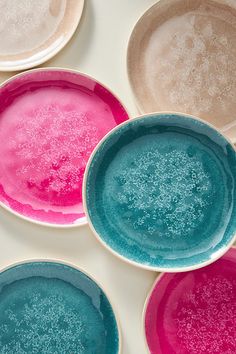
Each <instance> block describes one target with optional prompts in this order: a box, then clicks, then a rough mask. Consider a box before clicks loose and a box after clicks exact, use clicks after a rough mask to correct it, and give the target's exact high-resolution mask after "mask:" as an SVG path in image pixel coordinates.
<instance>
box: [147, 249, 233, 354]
mask: <svg viewBox="0 0 236 354" xmlns="http://www.w3.org/2000/svg"><path fill="white" fill-rule="evenodd" d="M145 333H146V338H147V343H148V346H149V350H150V353H151V354H176V353H178V354H223V353H224V354H233V353H235V352H236V249H230V251H228V252H227V253H226V255H225V256H224V257H222V258H221V259H220V260H218V261H216V262H215V263H214V264H211V265H209V266H207V267H205V268H202V269H200V270H195V271H192V272H187V273H182V274H163V275H162V276H161V277H160V279H159V280H157V283H156V285H155V287H154V288H153V290H152V292H151V294H150V297H149V299H148V302H147V307H146V312H145Z"/></svg>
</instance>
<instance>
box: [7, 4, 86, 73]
mask: <svg viewBox="0 0 236 354" xmlns="http://www.w3.org/2000/svg"><path fill="white" fill-rule="evenodd" d="M83 6H84V0H20V1H19V0H0V13H1V21H0V37H1V41H0V70H1V71H15V70H22V69H27V68H31V67H33V66H36V65H39V64H41V63H43V62H45V61H46V60H48V59H50V58H51V57H52V56H54V55H55V54H56V53H58V52H59V50H60V49H62V48H63V47H64V46H65V45H66V43H67V42H68V41H69V40H70V38H71V37H72V35H73V33H74V32H75V30H76V27H77V25H78V23H79V20H80V18H81V15H82V11H83Z"/></svg>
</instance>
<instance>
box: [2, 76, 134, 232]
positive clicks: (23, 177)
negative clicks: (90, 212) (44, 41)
mask: <svg viewBox="0 0 236 354" xmlns="http://www.w3.org/2000/svg"><path fill="white" fill-rule="evenodd" d="M126 119H128V115H127V113H126V111H125V109H124V107H123V106H122V105H121V103H120V102H119V100H118V99H117V98H116V97H114V96H113V94H112V93H111V92H110V91H109V90H108V89H106V88H105V87H104V86H103V85H101V84H100V83H98V82H97V81H95V80H94V79H92V78H90V77H88V76H86V75H84V74H81V73H77V72H74V71H70V70H63V69H40V70H32V71H30V72H27V73H23V74H21V75H18V76H16V77H15V78H13V79H10V80H9V81H7V82H6V83H5V84H3V86H2V87H1V88H0V141H1V145H0V156H1V160H0V203H2V205H3V206H6V207H7V208H8V209H10V210H12V211H14V212H15V213H17V214H18V215H21V216H23V217H26V218H28V219H31V220H34V221H37V222H43V223H48V224H53V225H55V224H57V225H61V226H65V225H73V224H75V225H77V224H82V223H85V222H86V219H85V215H84V211H83V205H82V180H83V174H84V170H85V166H86V163H87V160H88V158H89V156H90V154H91V152H92V151H93V149H94V147H95V146H96V145H97V143H98V142H99V141H100V139H101V138H102V137H103V136H104V135H105V134H106V133H107V132H108V131H110V130H111V129H112V128H114V127H115V126H116V125H117V124H119V123H121V122H123V121H125V120H126Z"/></svg>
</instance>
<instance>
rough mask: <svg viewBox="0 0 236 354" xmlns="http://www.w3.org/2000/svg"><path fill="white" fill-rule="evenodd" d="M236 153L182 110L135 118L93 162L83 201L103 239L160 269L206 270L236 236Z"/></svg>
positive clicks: (104, 143) (120, 252)
mask: <svg viewBox="0 0 236 354" xmlns="http://www.w3.org/2000/svg"><path fill="white" fill-rule="evenodd" d="M235 187H236V154H235V150H234V148H233V146H232V145H231V144H230V143H229V142H228V141H227V140H226V139H225V138H224V137H223V136H222V135H221V134H220V133H218V132H217V131H216V130H214V129H213V128H212V127H210V126H209V125H207V124H205V123H204V122H203V121H200V120H197V119H194V118H193V117H190V116H184V115H180V114H169V113H166V114H164V113H163V114H162V113H160V114H153V115H149V116H143V117H139V118H137V119H132V120H131V121H129V122H126V123H124V124H122V125H120V126H119V127H117V128H115V129H113V130H112V132H110V133H109V134H107V136H106V137H105V139H103V140H102V141H101V142H100V144H99V145H98V146H97V148H96V149H95V151H94V152H93V154H92V157H91V159H90V161H89V163H88V166H87V170H86V173H85V179H84V192H83V193H84V205H85V211H86V214H87V217H88V221H89V223H90V225H91V227H92V229H93V231H94V233H95V234H96V235H97V237H98V239H99V240H100V241H101V242H102V243H103V244H104V245H105V246H107V247H108V248H109V249H110V250H112V251H113V252H114V253H115V254H116V255H119V256H120V257H121V258H122V259H124V260H128V261H130V262H132V263H133V264H136V265H139V266H142V267H145V268H148V269H155V270H163V271H183V270H189V269H192V268H198V267H202V266H204V265H206V264H208V263H210V262H213V261H214V260H216V259H217V258H218V257H220V256H221V255H222V254H223V253H225V252H226V250H227V249H228V247H229V246H230V244H231V243H232V242H233V240H234V238H235V234H236V189H235Z"/></svg>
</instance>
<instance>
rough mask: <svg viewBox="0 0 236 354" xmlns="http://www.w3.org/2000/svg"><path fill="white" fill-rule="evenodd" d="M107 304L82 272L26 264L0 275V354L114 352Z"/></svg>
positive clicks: (115, 339) (114, 338) (115, 330)
mask: <svg viewBox="0 0 236 354" xmlns="http://www.w3.org/2000/svg"><path fill="white" fill-rule="evenodd" d="M119 346H120V344H119V334H118V327H117V323H116V319H115V315H114V313H113V310H112V308H111V305H110V303H109V301H108V299H107V297H106V295H105V294H104V292H103V291H102V290H101V289H100V288H99V286H98V285H97V284H96V283H95V282H94V281H93V280H91V279H90V278H89V277H88V276H87V275H85V274H84V273H82V272H81V271H79V270H77V269H74V268H72V267H70V266H67V265H63V264H59V263H52V262H31V263H25V264H21V265H18V266H14V267H12V268H9V269H8V270H5V271H4V272H2V273H1V274H0V348H1V354H9V353H29V354H33V353H37V354H40V353H42V354H52V353H55V354H69V353H80V354H118V353H119Z"/></svg>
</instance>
